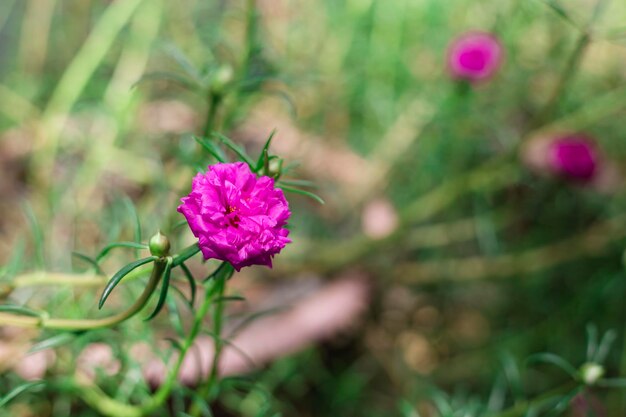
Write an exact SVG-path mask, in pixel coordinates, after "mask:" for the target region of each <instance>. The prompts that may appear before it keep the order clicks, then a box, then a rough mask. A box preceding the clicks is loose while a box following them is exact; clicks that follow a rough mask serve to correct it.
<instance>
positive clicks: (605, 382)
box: [596, 378, 626, 388]
mask: <svg viewBox="0 0 626 417" xmlns="http://www.w3.org/2000/svg"><path fill="white" fill-rule="evenodd" d="M596 385H597V386H599V387H604V388H626V378H610V379H601V380H599V381H598V382H597V383H596Z"/></svg>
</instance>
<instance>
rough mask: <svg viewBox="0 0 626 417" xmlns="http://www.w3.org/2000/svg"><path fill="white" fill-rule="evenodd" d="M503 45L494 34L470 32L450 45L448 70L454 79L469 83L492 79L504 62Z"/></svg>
mask: <svg viewBox="0 0 626 417" xmlns="http://www.w3.org/2000/svg"><path fill="white" fill-rule="evenodd" d="M502 58H503V50H502V45H501V44H500V42H499V41H498V40H497V39H496V37H495V36H494V35H492V34H489V33H485V32H468V33H465V34H463V35H461V36H460V37H458V38H457V39H455V40H454V41H452V43H451V44H450V47H449V49H448V70H449V71H450V73H451V74H452V77H453V78H456V79H460V80H466V81H469V82H477V81H483V80H486V79H488V78H490V77H491V76H492V75H493V74H494V73H495V72H496V70H497V69H498V67H499V66H500V64H501V62H502Z"/></svg>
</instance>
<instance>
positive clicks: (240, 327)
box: [228, 307, 287, 338]
mask: <svg viewBox="0 0 626 417" xmlns="http://www.w3.org/2000/svg"><path fill="white" fill-rule="evenodd" d="M286 310H287V307H275V308H270V309H267V310H263V311H258V312H256V313H253V314H250V315H248V316H247V317H244V318H243V319H241V321H240V322H239V323H237V325H236V326H235V327H234V328H233V329H232V330H231V331H230V333H229V334H228V337H229V338H234V337H235V336H236V335H237V334H239V333H240V332H241V331H243V330H244V329H245V328H246V327H248V326H249V325H250V324H252V323H254V322H255V321H256V320H258V319H260V318H262V317H265V316H271V315H273V314H279V313H281V312H283V311H286Z"/></svg>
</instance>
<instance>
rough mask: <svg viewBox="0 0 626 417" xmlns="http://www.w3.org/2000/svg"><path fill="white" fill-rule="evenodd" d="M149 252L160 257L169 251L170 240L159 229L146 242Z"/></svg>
mask: <svg viewBox="0 0 626 417" xmlns="http://www.w3.org/2000/svg"><path fill="white" fill-rule="evenodd" d="M148 246H149V248H150V253H151V254H152V255H154V256H158V257H159V258H162V257H164V256H167V255H168V254H169V253H170V240H169V239H168V238H167V236H165V235H164V234H162V233H161V231H160V230H159V231H158V232H157V233H156V234H155V235H154V236H152V237H151V238H150V242H149V243H148Z"/></svg>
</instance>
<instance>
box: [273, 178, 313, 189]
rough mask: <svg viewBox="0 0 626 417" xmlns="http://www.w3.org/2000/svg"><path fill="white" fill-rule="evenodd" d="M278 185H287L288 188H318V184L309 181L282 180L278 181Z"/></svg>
mask: <svg viewBox="0 0 626 417" xmlns="http://www.w3.org/2000/svg"><path fill="white" fill-rule="evenodd" d="M278 184H279V185H280V184H285V185H287V186H291V187H309V188H317V187H318V186H317V184H316V183H314V182H313V181H307V180H286V179H281V180H280V181H278Z"/></svg>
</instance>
